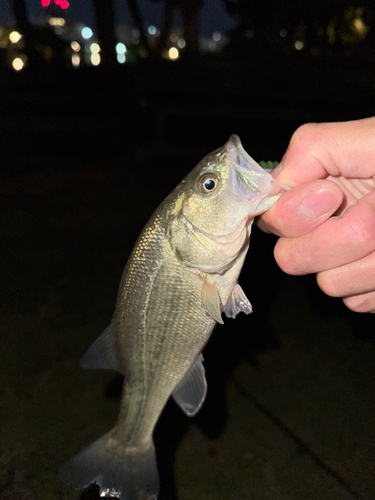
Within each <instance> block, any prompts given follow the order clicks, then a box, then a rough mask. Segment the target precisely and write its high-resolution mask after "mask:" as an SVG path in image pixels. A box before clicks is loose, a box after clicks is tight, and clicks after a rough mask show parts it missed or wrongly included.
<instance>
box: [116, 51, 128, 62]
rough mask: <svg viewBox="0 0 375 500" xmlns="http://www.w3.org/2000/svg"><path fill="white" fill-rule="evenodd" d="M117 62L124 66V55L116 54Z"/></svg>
mask: <svg viewBox="0 0 375 500" xmlns="http://www.w3.org/2000/svg"><path fill="white" fill-rule="evenodd" d="M117 61H118V62H119V63H120V64H124V62H125V61H126V55H125V54H122V53H118V54H117Z"/></svg>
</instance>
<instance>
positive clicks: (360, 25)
mask: <svg viewBox="0 0 375 500" xmlns="http://www.w3.org/2000/svg"><path fill="white" fill-rule="evenodd" d="M353 26H354V29H355V31H356V32H357V33H358V35H360V36H364V35H365V34H366V31H367V28H366V25H365V23H364V22H363V21H362V19H361V18H360V17H356V18H355V19H354V20H353Z"/></svg>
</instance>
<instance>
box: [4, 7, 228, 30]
mask: <svg viewBox="0 0 375 500" xmlns="http://www.w3.org/2000/svg"><path fill="white" fill-rule="evenodd" d="M69 2H70V7H69V9H68V10H67V12H66V17H67V19H69V20H71V21H78V22H82V23H83V24H87V25H89V26H90V27H94V26H95V20H94V15H93V6H92V2H91V0H69ZM26 3H27V6H28V11H29V16H30V19H31V21H32V22H34V23H38V22H42V20H43V8H42V7H41V6H40V2H39V1H38V0H27V2H26ZM139 6H140V8H141V11H142V14H143V18H144V20H145V24H146V25H147V24H154V25H155V26H159V25H160V21H161V19H162V14H163V2H157V3H155V2H152V1H150V0H139ZM115 9H116V21H117V23H120V24H132V19H131V16H130V14H129V11H128V9H127V3H126V1H125V0H115ZM200 21H201V22H200V27H201V34H202V35H207V36H209V35H211V34H212V33H213V32H214V31H220V32H225V31H226V30H227V29H228V28H229V27H231V26H233V25H234V24H235V22H234V20H233V19H232V18H231V17H229V16H228V14H227V12H226V10H225V7H224V5H223V2H222V1H218V0H205V4H204V6H203V8H202V11H201V20H200ZM13 22H14V19H13V15H12V9H11V6H10V0H1V4H0V25H7V24H12V23H13ZM176 24H179V23H178V18H176Z"/></svg>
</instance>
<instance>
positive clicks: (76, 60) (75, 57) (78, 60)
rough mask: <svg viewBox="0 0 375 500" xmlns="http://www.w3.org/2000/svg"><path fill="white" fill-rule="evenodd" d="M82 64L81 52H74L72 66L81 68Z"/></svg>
mask: <svg viewBox="0 0 375 500" xmlns="http://www.w3.org/2000/svg"><path fill="white" fill-rule="evenodd" d="M80 64H81V58H80V56H79V54H72V66H73V68H79V66H80Z"/></svg>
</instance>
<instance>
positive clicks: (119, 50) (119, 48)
mask: <svg viewBox="0 0 375 500" xmlns="http://www.w3.org/2000/svg"><path fill="white" fill-rule="evenodd" d="M116 52H117V54H125V52H126V47H125V45H124V44H123V43H121V42H119V43H118V44H117V45H116Z"/></svg>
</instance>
